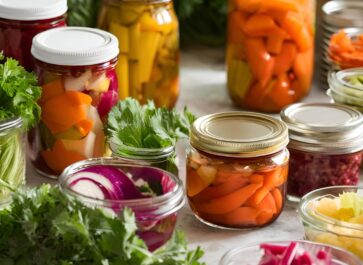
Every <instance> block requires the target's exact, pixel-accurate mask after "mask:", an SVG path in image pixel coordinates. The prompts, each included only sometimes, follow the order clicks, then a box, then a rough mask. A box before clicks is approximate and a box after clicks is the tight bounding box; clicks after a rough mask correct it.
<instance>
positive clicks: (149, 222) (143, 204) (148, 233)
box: [59, 158, 184, 251]
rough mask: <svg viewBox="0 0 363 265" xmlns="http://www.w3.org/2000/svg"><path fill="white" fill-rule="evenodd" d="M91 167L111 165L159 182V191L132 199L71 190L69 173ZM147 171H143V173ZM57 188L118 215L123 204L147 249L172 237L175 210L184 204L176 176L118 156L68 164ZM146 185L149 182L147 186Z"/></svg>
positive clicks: (133, 177)
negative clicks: (153, 195)
mask: <svg viewBox="0 0 363 265" xmlns="http://www.w3.org/2000/svg"><path fill="white" fill-rule="evenodd" d="M92 166H113V167H116V168H118V169H121V170H122V171H123V172H125V173H127V174H129V175H130V176H132V180H134V181H137V180H139V179H142V180H143V181H146V182H148V183H151V184H153V185H155V183H152V182H155V181H157V182H159V184H160V185H161V186H162V189H163V194H162V195H159V196H155V197H147V198H142V199H132V200H106V199H105V200H102V199H97V198H92V197H91V195H88V194H83V193H82V194H81V193H80V192H78V191H75V190H74V189H72V185H70V184H71V183H72V176H73V175H74V174H76V173H77V172H79V171H82V170H87V168H89V167H92ZM145 172H147V174H145ZM59 182H60V187H61V189H62V190H63V191H64V192H65V193H67V194H70V195H71V196H74V197H76V198H78V199H79V200H80V201H82V202H84V203H85V204H86V205H88V206H90V207H101V208H103V209H106V210H107V211H109V212H110V213H115V214H118V213H119V212H120V211H121V210H122V209H123V208H124V207H127V208H130V209H132V210H133V211H134V213H135V216H136V222H137V225H138V229H139V230H138V235H139V236H140V237H141V238H142V239H143V240H144V241H145V243H146V245H147V246H148V247H149V249H150V250H151V251H153V250H155V249H157V248H159V247H160V246H162V245H164V244H165V243H166V242H167V241H168V240H169V239H170V238H171V236H172V234H173V232H174V229H175V225H176V222H177V213H178V210H179V209H180V208H181V207H182V206H183V205H184V191H183V183H182V182H181V180H180V179H179V178H177V177H176V176H174V175H173V174H171V173H168V172H166V171H164V170H160V169H157V168H153V167H146V166H140V165H131V164H125V163H124V162H123V161H121V160H119V159H113V158H94V159H89V160H85V161H80V162H78V163H75V164H73V165H71V166H70V167H68V168H67V169H66V170H65V171H64V172H63V173H62V174H61V176H60V177H59ZM151 184H150V185H151Z"/></svg>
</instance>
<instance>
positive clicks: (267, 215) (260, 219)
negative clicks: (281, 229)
mask: <svg viewBox="0 0 363 265" xmlns="http://www.w3.org/2000/svg"><path fill="white" fill-rule="evenodd" d="M273 215H274V214H273V213H272V212H260V214H259V215H258V216H257V219H256V222H257V224H258V225H264V224H267V223H268V222H270V221H271V219H272V218H273Z"/></svg>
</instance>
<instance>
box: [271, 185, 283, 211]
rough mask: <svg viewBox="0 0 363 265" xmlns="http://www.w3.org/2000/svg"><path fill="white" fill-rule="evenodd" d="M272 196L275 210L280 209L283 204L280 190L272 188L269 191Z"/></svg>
mask: <svg viewBox="0 0 363 265" xmlns="http://www.w3.org/2000/svg"><path fill="white" fill-rule="evenodd" d="M271 194H272V196H273V197H274V199H275V203H276V210H277V212H279V211H281V209H282V204H283V198H282V194H281V191H280V190H279V189H278V188H274V189H273V190H272V191H271Z"/></svg>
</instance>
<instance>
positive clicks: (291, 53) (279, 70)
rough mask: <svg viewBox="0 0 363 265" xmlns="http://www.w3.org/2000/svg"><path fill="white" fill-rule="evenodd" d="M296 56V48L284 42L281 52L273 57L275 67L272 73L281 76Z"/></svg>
mask: <svg viewBox="0 0 363 265" xmlns="http://www.w3.org/2000/svg"><path fill="white" fill-rule="evenodd" d="M296 56H297V47H296V45H295V44H294V43H293V42H290V41H285V42H284V43H283V44H282V47H281V52H280V53H279V54H277V55H276V57H275V67H274V71H273V73H274V74H275V75H281V74H285V73H286V72H288V71H289V70H290V69H291V68H292V67H293V64H294V61H295V59H296Z"/></svg>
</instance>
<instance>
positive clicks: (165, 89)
mask: <svg viewBox="0 0 363 265" xmlns="http://www.w3.org/2000/svg"><path fill="white" fill-rule="evenodd" d="M98 27H99V28H102V29H104V30H107V31H109V32H111V33H113V34H114V35H115V36H116V37H117V38H118V39H119V45H120V54H119V58H118V64H117V66H116V72H117V76H118V81H119V96H120V98H121V99H124V98H126V97H128V96H130V97H133V98H136V99H137V100H139V101H140V102H141V103H146V102H147V100H149V99H152V100H154V102H155V104H156V105H157V106H158V107H161V106H165V107H168V108H172V107H173V106H174V105H175V103H176V100H177V98H178V95H179V26H178V19H177V17H176V15H175V11H174V7H173V2H172V1H171V0H103V3H102V7H101V11H100V16H99V19H98Z"/></svg>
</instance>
